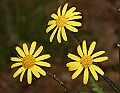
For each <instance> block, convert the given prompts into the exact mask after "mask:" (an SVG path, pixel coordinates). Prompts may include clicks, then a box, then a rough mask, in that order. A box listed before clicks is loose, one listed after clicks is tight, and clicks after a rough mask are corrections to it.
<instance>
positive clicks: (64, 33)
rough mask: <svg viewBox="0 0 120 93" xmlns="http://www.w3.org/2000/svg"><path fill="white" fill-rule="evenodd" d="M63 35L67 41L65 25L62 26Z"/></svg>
mask: <svg viewBox="0 0 120 93" xmlns="http://www.w3.org/2000/svg"><path fill="white" fill-rule="evenodd" d="M62 37H63V39H64V40H65V41H67V35H66V32H65V29H64V27H62Z"/></svg>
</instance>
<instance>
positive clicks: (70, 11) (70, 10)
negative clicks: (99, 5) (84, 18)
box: [65, 7, 76, 18]
mask: <svg viewBox="0 0 120 93" xmlns="http://www.w3.org/2000/svg"><path fill="white" fill-rule="evenodd" d="M75 10H76V8H75V7H72V8H70V9H69V10H68V11H67V12H66V14H65V17H67V18H68V17H70V16H71V14H72V13H73V12H74V11H75Z"/></svg>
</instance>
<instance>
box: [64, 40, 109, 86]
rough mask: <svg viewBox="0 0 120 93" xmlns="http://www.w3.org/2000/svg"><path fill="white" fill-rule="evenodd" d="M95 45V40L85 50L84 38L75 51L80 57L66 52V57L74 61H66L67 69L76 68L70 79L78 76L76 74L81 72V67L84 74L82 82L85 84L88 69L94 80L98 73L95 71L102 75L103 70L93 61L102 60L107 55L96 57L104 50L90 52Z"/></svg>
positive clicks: (72, 69)
mask: <svg viewBox="0 0 120 93" xmlns="http://www.w3.org/2000/svg"><path fill="white" fill-rule="evenodd" d="M95 45H96V42H95V41H94V42H92V43H91V45H90V47H89V50H88V52H87V46H86V41H85V40H84V41H83V43H82V49H81V46H80V45H79V46H78V47H77V52H78V54H79V56H80V57H78V56H76V55H74V54H71V53H68V57H69V58H70V59H72V60H74V61H73V62H69V63H67V64H66V66H67V67H69V71H75V70H76V71H75V73H74V74H73V75H72V79H75V78H76V77H78V75H79V74H80V73H81V72H82V70H83V69H84V76H83V83H84V84H87V82H88V78H89V71H88V69H89V70H90V72H91V73H92V75H93V77H94V78H95V80H98V75H97V73H96V72H98V73H99V74H101V75H104V72H103V71H102V70H101V69H100V68H99V67H98V66H96V65H94V64H93V62H97V63H98V62H102V61H105V60H107V59H108V57H107V56H104V57H98V56H100V55H102V54H104V53H105V51H99V52H96V53H94V54H92V52H93V50H94V48H95ZM96 57H98V58H96Z"/></svg>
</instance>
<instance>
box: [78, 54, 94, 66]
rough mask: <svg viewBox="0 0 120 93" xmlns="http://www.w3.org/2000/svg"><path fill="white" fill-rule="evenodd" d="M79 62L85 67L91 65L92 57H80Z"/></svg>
mask: <svg viewBox="0 0 120 93" xmlns="http://www.w3.org/2000/svg"><path fill="white" fill-rule="evenodd" d="M80 63H81V64H82V66H83V67H85V68H87V67H90V66H91V65H92V58H91V57H90V56H83V57H82V58H81V59H80Z"/></svg>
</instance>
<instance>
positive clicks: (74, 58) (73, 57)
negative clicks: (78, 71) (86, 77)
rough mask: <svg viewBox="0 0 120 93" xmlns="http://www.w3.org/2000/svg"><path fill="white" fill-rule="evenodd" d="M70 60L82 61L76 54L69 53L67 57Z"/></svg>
mask: <svg viewBox="0 0 120 93" xmlns="http://www.w3.org/2000/svg"><path fill="white" fill-rule="evenodd" d="M67 56H68V57H69V58H70V59H72V60H75V61H80V58H79V57H78V56H76V55H74V54H71V53H68V55H67Z"/></svg>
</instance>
